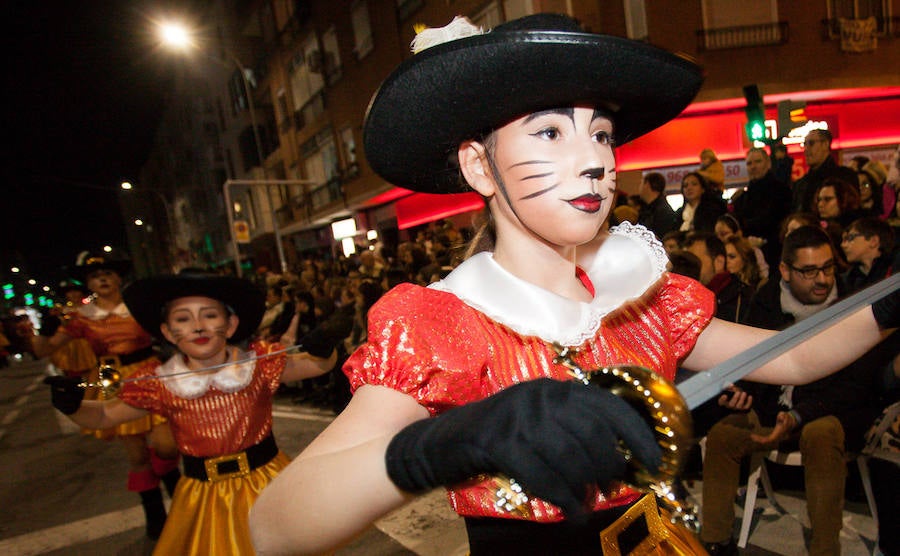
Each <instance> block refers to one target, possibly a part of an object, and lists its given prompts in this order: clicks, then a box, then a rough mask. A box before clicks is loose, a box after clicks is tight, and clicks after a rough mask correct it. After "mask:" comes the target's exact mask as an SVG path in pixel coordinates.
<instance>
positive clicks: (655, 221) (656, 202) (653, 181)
mask: <svg viewBox="0 0 900 556" xmlns="http://www.w3.org/2000/svg"><path fill="white" fill-rule="evenodd" d="M665 192H666V178H665V177H664V176H663V175H662V174H660V173H659V172H650V173H649V174H647V175H646V176H644V179H643V180H642V181H641V187H640V189H639V190H638V195H639V196H640V198H641V201H642V202H643V204H642V205H641V208H640V211H638V224H640V225H642V226H644V227H645V228H647V229H648V230H650V231H651V232H653V233H654V234H656V237H658V238H662V237H663V236H664V235H666V234H667V233H669V232H670V231H672V230H676V229H678V224H679V222H680V220H679V219H678V217H677V216H676V215H675V210H674V209H673V208H672V206H671V205H670V204H669V202H668V201H667V200H666V195H665Z"/></svg>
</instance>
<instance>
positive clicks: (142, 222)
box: [134, 218, 144, 226]
mask: <svg viewBox="0 0 900 556" xmlns="http://www.w3.org/2000/svg"><path fill="white" fill-rule="evenodd" d="M134 225H135V226H143V225H144V221H143V220H141V219H140V218H135V219H134Z"/></svg>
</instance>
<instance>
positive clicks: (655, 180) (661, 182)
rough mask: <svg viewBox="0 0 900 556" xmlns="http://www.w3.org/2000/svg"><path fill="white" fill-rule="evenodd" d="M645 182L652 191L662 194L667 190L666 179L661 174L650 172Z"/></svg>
mask: <svg viewBox="0 0 900 556" xmlns="http://www.w3.org/2000/svg"><path fill="white" fill-rule="evenodd" d="M644 181H646V182H647V185H649V186H650V189H651V190H653V191H656V192H657V193H662V192H663V191H665V190H666V178H665V176H663V175H662V174H660V173H659V172H650V173H649V174H647V175H646V176H644Z"/></svg>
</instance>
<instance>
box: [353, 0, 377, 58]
mask: <svg viewBox="0 0 900 556" xmlns="http://www.w3.org/2000/svg"><path fill="white" fill-rule="evenodd" d="M350 10H351V15H350V21H351V23H352V24H353V41H354V42H353V44H354V46H353V52H355V53H356V58H357V59H358V60H362V59H363V58H365V57H366V55H367V54H368V53H369V52H372V48H374V42H373V41H372V24H371V22H370V21H369V5H368V4H367V3H366V2H365V0H360V1H357V2H354V3H353V6H352V7H351V9H350Z"/></svg>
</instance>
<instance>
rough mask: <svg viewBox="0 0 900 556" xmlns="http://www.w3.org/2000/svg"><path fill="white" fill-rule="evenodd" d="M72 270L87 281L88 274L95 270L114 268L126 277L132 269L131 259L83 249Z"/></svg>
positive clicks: (82, 279) (75, 274)
mask: <svg viewBox="0 0 900 556" xmlns="http://www.w3.org/2000/svg"><path fill="white" fill-rule="evenodd" d="M70 270H71V271H72V274H73V275H74V278H76V279H77V280H79V281H81V282H85V283H86V282H87V275H88V274H90V273H91V272H93V271H95V270H112V271H113V272H115V273H116V274H118V275H119V276H121V277H123V278H124V277H125V275H126V274H128V272H129V271H130V270H131V261H129V260H127V259H121V258H117V257H115V256H112V255H109V254H106V253H92V252H91V251H82V252H81V253H79V254H78V257H77V258H76V259H75V266H74V267H72V268H71V269H70Z"/></svg>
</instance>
